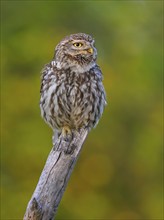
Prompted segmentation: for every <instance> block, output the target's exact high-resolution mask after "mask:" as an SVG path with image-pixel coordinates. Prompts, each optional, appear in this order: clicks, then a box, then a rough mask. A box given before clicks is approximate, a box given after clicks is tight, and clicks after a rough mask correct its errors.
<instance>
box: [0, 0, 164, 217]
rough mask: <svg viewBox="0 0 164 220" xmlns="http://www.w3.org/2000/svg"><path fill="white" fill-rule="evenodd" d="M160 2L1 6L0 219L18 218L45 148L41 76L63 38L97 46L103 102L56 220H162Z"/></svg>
mask: <svg viewBox="0 0 164 220" xmlns="http://www.w3.org/2000/svg"><path fill="white" fill-rule="evenodd" d="M162 8H163V2H162V1H146V0H145V1H144V0H141V1H133V0H131V1H124V0H122V1H114V0H113V1H90V0H88V1H41V0H40V1H39V0H35V1H15V0H13V1H7V0H5V1H4V0H3V1H1V138H2V139H1V219H2V220H7V219H8V220H9V219H15V220H19V219H22V218H23V215H24V212H25V209H26V205H27V203H28V201H29V199H30V197H31V195H32V193H33V191H34V189H35V186H36V184H37V181H38V178H39V176H40V173H41V171H42V169H43V166H44V164H45V161H46V158H47V156H48V154H49V152H50V149H51V147H52V143H51V136H52V131H51V129H50V128H49V127H48V126H47V125H46V124H45V123H44V121H43V120H42V119H41V117H40V109H39V96H40V95H39V90H40V75H41V74H40V72H41V69H42V68H43V66H44V64H46V63H48V62H49V61H50V60H51V59H52V57H53V53H54V48H55V46H56V44H57V43H58V42H59V41H60V40H61V39H62V38H63V37H64V36H66V35H69V34H72V33H78V32H84V33H88V34H90V35H92V36H93V37H94V38H95V40H96V46H97V50H98V64H99V65H100V66H101V69H102V72H103V75H104V81H103V82H104V86H105V89H106V93H107V102H108V105H107V107H106V109H105V111H104V114H103V117H102V119H101V120H100V122H99V124H98V126H97V127H96V129H94V130H93V131H91V133H90V134H89V136H88V138H87V140H86V142H85V144H84V146H83V149H82V151H81V155H80V157H79V159H78V161H77V164H76V166H75V169H74V171H73V173H72V176H71V179H70V181H69V183H68V187H67V189H66V192H65V194H64V196H63V198H62V201H61V203H60V206H59V209H58V213H57V217H56V219H60V220H63V219H65V220H66V219H70V220H72V219H74V220H75V219H76V220H88V219H95V220H96V219H97V220H98V219H99V220H100V219H102V220H108V219H110V220H114V219H115V220H116V219H117V220H128V219H129V220H134V219H135V220H144V219H156V220H162V219H163V216H162V213H163V206H162V202H163V197H162V195H163V194H162V192H163V190H162V187H163V184H162V171H163V170H162V143H163V142H162V139H163V130H162V113H163V112H162V101H163V100H162V87H163V84H162V80H163V77H162V74H163V72H162V71H163V69H162V66H163V36H162V33H163V23H162V22H163V21H162V16H163V10H162Z"/></svg>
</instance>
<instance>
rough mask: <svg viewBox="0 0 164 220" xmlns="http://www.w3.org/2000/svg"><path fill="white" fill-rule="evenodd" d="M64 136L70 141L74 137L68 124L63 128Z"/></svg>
mask: <svg viewBox="0 0 164 220" xmlns="http://www.w3.org/2000/svg"><path fill="white" fill-rule="evenodd" d="M62 137H63V138H64V140H65V141H69V140H71V139H72V131H71V129H70V128H69V127H68V126H64V127H63V129H62Z"/></svg>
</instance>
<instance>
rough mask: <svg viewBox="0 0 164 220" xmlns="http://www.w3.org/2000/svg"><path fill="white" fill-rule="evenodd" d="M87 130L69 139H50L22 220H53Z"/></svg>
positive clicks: (76, 133)
mask: <svg viewBox="0 0 164 220" xmlns="http://www.w3.org/2000/svg"><path fill="white" fill-rule="evenodd" d="M87 134H88V131H87V130H85V129H81V130H80V131H79V132H77V131H76V132H74V135H73V139H72V140H71V141H65V140H64V139H62V138H61V137H59V138H58V139H57V140H54V141H53V142H54V143H53V145H54V146H53V148H52V150H51V152H50V154H49V156H48V159H47V161H46V164H45V167H44V169H43V171H42V174H41V176H40V179H39V182H38V184H37V186H36V189H35V191H34V193H33V195H32V198H31V200H30V201H29V203H28V206H27V209H26V212H25V215H24V220H53V219H54V217H55V214H56V212H57V208H58V205H59V203H60V200H61V198H62V195H63V193H64V190H65V188H66V186H67V183H68V180H69V177H70V175H71V173H72V170H73V168H74V165H75V163H76V160H77V158H78V155H79V153H80V150H81V148H82V144H83V143H84V141H85V139H86V137H87Z"/></svg>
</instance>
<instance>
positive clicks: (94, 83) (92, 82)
mask: <svg viewBox="0 0 164 220" xmlns="http://www.w3.org/2000/svg"><path fill="white" fill-rule="evenodd" d="M96 58H97V50H96V48H95V46H94V39H93V38H92V37H91V36H90V35H87V34H84V33H78V34H72V35H70V36H67V37H65V38H64V39H63V40H62V41H61V42H60V43H59V44H58V45H57V46H56V49H55V55H54V57H53V59H52V61H51V62H50V63H48V64H47V65H45V67H44V69H43V71H42V82H41V98H40V109H41V115H42V117H43V118H44V120H45V121H46V123H48V124H49V125H50V126H51V128H52V129H53V130H54V131H55V132H57V134H59V133H62V135H63V137H67V135H69V134H71V133H72V130H79V129H80V128H86V129H88V130H90V129H91V128H93V127H95V126H96V125H97V123H98V121H99V119H100V117H101V115H102V113H103V110H104V106H105V104H106V97H105V90H104V87H103V84H102V72H101V70H100V68H99V66H98V65H97V64H96Z"/></svg>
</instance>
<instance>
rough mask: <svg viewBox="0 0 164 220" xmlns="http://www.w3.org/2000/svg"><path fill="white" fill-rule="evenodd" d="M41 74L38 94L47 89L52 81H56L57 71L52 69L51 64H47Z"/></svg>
mask: <svg viewBox="0 0 164 220" xmlns="http://www.w3.org/2000/svg"><path fill="white" fill-rule="evenodd" d="M41 74H42V75H41V87H40V93H42V92H43V90H45V89H48V87H49V86H50V83H52V80H53V81H56V77H57V69H56V68H54V67H53V66H52V64H51V63H48V64H46V65H45V66H44V68H43V69H42V71H41Z"/></svg>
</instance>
